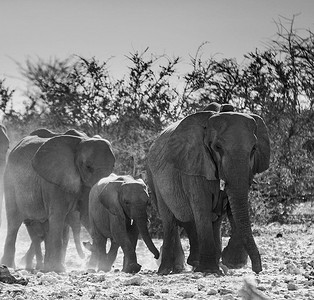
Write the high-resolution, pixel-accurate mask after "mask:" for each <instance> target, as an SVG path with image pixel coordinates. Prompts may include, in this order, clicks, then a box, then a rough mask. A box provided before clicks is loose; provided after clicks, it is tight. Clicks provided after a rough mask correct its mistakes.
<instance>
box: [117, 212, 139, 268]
mask: <svg viewBox="0 0 314 300" xmlns="http://www.w3.org/2000/svg"><path fill="white" fill-rule="evenodd" d="M114 224H115V227H116V230H115V231H114V232H112V235H113V239H114V240H115V241H116V242H117V243H119V244H120V246H121V248H122V251H123V254H124V257H123V269H122V271H123V272H125V273H137V272H139V271H140V269H141V267H142V266H141V265H140V264H138V263H137V257H136V253H135V250H134V241H131V239H130V236H129V233H128V232H126V230H125V229H122V228H123V225H122V224H120V220H119V219H118V218H117V220H116V221H115V223H114Z"/></svg>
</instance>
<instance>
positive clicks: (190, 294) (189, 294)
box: [178, 291, 195, 299]
mask: <svg viewBox="0 0 314 300" xmlns="http://www.w3.org/2000/svg"><path fill="white" fill-rule="evenodd" d="M178 296H181V297H183V298H184V299H187V298H193V297H194V296H195V293H194V292H191V291H184V292H179V293H178Z"/></svg>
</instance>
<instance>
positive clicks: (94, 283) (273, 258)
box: [0, 223, 314, 300]
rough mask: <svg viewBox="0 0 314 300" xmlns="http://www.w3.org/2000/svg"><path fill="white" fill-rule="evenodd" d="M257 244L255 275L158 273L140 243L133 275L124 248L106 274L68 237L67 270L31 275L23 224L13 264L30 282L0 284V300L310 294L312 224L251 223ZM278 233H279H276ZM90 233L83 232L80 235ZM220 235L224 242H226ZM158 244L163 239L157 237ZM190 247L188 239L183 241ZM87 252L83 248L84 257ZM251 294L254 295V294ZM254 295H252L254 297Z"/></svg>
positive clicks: (313, 284)
mask: <svg viewBox="0 0 314 300" xmlns="http://www.w3.org/2000/svg"><path fill="white" fill-rule="evenodd" d="M5 230H6V229H5V226H3V225H2V227H1V230H0V255H1V256H2V252H3V243H4V237H5ZM254 232H255V239H256V242H257V244H258V246H259V249H260V252H261V255H262V261H263V272H262V273H260V274H259V275H255V274H253V272H252V271H251V270H250V265H248V266H247V267H246V268H243V269H240V270H228V271H227V274H226V275H225V276H221V277H216V276H214V275H206V276H204V274H201V273H193V272H192V271H191V270H187V271H186V272H185V273H182V274H175V275H168V276H159V275H157V274H156V270H157V263H156V261H155V260H154V258H153V255H152V254H151V253H150V252H148V250H147V249H146V247H145V246H144V243H143V242H142V241H139V243H138V249H137V250H138V251H137V253H138V260H139V263H140V264H141V265H142V270H141V271H140V272H139V273H138V274H136V275H129V274H125V273H122V272H121V271H120V270H121V263H122V253H121V252H119V254H118V259H117V261H116V262H115V264H114V268H113V270H112V271H110V272H109V273H102V272H99V273H95V272H87V271H86V268H85V263H86V260H87V257H86V258H85V259H80V258H79V257H78V255H77V253H76V250H75V248H74V245H73V241H72V240H71V241H70V244H69V248H68V253H67V260H66V263H67V273H64V274H55V273H46V274H43V273H40V272H38V273H37V274H31V273H29V272H27V271H25V270H23V269H19V268H23V265H22V264H21V258H22V256H23V255H24V254H25V252H26V250H27V248H28V246H29V239H28V236H27V232H26V230H25V228H24V227H23V228H21V230H20V233H19V236H18V243H17V255H16V263H17V267H18V269H19V270H15V271H14V270H12V269H10V271H11V272H12V274H13V275H19V276H23V277H25V278H27V279H28V280H29V283H28V285H26V286H23V285H18V284H5V283H0V299H1V300H6V299H18V300H22V299H117V300H118V299H132V300H133V299H134V300H135V299H188V298H193V299H225V300H227V299H264V298H258V296H257V294H259V293H262V294H263V295H265V296H268V297H269V299H295V300H299V299H309V300H310V299H311V300H312V299H314V226H313V224H312V225H311V224H310V223H308V224H307V225H289V226H288V225H285V226H280V225H279V224H276V223H274V224H270V225H268V226H264V227H254ZM277 234H281V235H282V237H277ZM86 238H88V236H87V235H85V237H83V238H82V239H83V240H86ZM227 240H228V239H227V238H223V242H224V243H226V242H227ZM155 243H156V246H157V247H160V245H161V240H155ZM183 245H184V248H185V250H186V252H188V243H187V241H186V240H183ZM87 255H88V251H87V250H86V256H87ZM244 280H247V281H249V283H252V284H253V286H257V289H253V290H254V291H255V292H254V291H249V292H248V293H249V294H250V295H251V296H250V297H251V298H250V297H249V296H245V295H246V293H245V290H246V289H248V288H249V287H250V286H251V285H250V284H249V285H247V286H246V288H243V286H244ZM254 295H255V296H254ZM254 297H255V298H254Z"/></svg>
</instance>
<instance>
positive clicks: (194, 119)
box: [148, 106, 270, 274]
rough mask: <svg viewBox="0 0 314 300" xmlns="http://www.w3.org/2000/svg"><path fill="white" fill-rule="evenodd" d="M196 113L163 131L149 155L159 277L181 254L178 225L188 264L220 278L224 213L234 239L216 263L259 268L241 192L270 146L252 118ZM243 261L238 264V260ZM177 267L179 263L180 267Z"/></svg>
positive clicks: (267, 156) (266, 160) (260, 168)
mask: <svg viewBox="0 0 314 300" xmlns="http://www.w3.org/2000/svg"><path fill="white" fill-rule="evenodd" d="M227 110H228V111H226V112H224V111H223V112H216V111H203V112H198V113H195V114H192V115H190V116H188V117H186V118H184V119H183V120H181V121H178V122H176V123H174V124H172V125H170V126H169V127H168V128H167V129H166V130H164V131H163V132H162V133H161V135H160V136H159V137H158V138H157V139H156V140H155V142H154V144H153V145H152V146H151V148H150V151H149V154H148V184H149V186H150V188H151V190H152V195H153V196H154V197H153V198H156V201H157V207H158V211H159V214H160V217H161V220H162V224H163V233H164V240H163V255H162V259H161V264H160V267H159V270H158V272H159V273H161V274H168V273H170V272H175V271H177V265H178V261H177V259H176V254H177V253H180V252H181V253H182V246H181V242H180V238H179V235H178V230H177V225H178V224H180V225H183V227H185V228H186V230H187V232H188V236H189V239H190V244H191V249H190V256H189V259H188V263H190V264H192V265H193V266H195V270H196V271H201V272H210V273H220V269H219V265H218V264H219V259H220V257H221V236H220V224H221V219H222V216H221V215H222V213H223V212H224V211H226V210H227V211H228V215H229V220H231V225H232V227H233V229H234V230H233V235H232V237H231V239H230V241H229V244H228V246H227V248H226V249H224V252H223V253H222V255H223V261H224V263H226V264H227V265H230V266H239V265H241V264H243V263H245V260H246V256H247V254H246V253H248V255H249V257H250V258H251V261H252V269H253V271H254V272H256V273H259V272H260V271H261V270H262V265H261V258H260V254H259V251H258V249H257V246H256V244H255V241H254V238H253V236H252V230H251V226H250V220H249V204H248V191H249V186H250V184H251V182H252V180H253V176H254V174H256V173H260V172H263V171H264V170H266V169H267V168H268V166H269V159H270V143H269V137H268V133H267V128H266V126H265V123H264V121H263V120H262V119H261V118H260V117H259V116H257V115H253V114H252V115H249V114H244V113H236V112H233V111H230V110H231V109H230V106H228V109H227ZM239 260H242V261H239ZM181 265H183V262H181Z"/></svg>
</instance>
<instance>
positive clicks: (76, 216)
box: [66, 201, 87, 259]
mask: <svg viewBox="0 0 314 300" xmlns="http://www.w3.org/2000/svg"><path fill="white" fill-rule="evenodd" d="M86 202H87V201H86ZM66 223H68V224H69V225H70V227H71V229H72V233H73V239H74V244H75V248H76V251H77V253H78V255H79V257H80V258H82V259H83V258H84V257H85V255H84V252H83V249H82V245H81V237H80V234H81V220H80V213H79V211H75V210H74V211H72V212H70V213H69V214H68V215H67V217H66Z"/></svg>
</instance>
